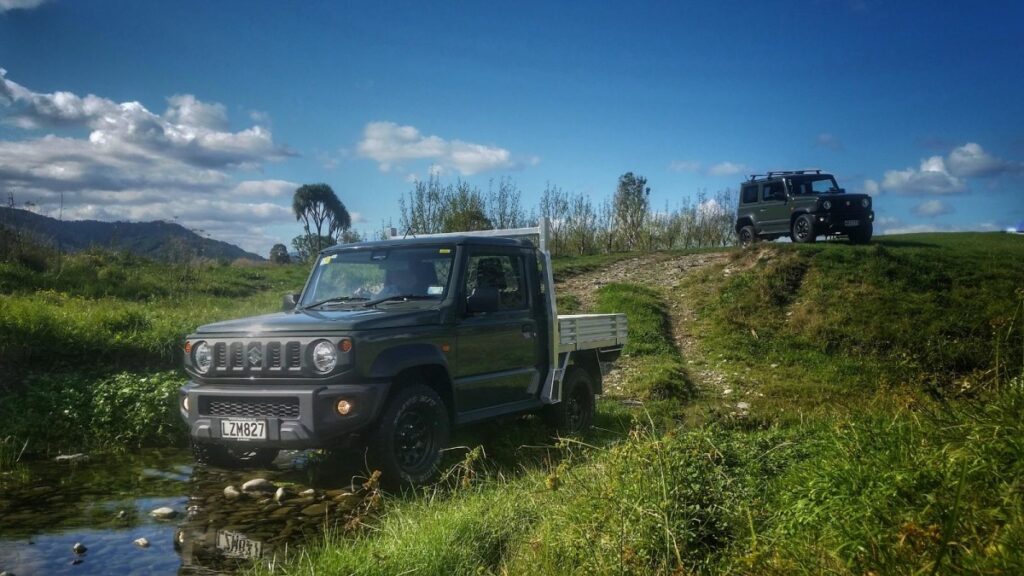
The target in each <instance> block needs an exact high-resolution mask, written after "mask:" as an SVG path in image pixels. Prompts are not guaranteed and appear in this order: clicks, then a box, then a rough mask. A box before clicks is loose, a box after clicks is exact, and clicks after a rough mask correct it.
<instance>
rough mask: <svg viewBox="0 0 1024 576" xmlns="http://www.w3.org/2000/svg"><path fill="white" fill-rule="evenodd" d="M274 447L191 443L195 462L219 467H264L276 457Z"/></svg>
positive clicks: (276, 451)
mask: <svg viewBox="0 0 1024 576" xmlns="http://www.w3.org/2000/svg"><path fill="white" fill-rule="evenodd" d="M277 453H278V450H277V449H276V448H250V447H245V446H238V447H236V446H225V445H222V444H200V443H197V442H193V443H192V455H193V456H194V457H195V459H196V462H198V463H200V464H209V465H210V466H219V467H220V468H266V467H267V466H270V464H271V463H272V462H273V461H274V459H275V458H277Z"/></svg>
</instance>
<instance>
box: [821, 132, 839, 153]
mask: <svg viewBox="0 0 1024 576" xmlns="http://www.w3.org/2000/svg"><path fill="white" fill-rule="evenodd" d="M814 142H815V144H817V145H818V146H820V147H822V148H828V149H829V150H836V151H839V150H842V149H843V141H842V140H840V139H839V138H838V137H837V136H836V135H834V134H829V133H828V132H822V133H821V134H818V137H817V138H815V139H814Z"/></svg>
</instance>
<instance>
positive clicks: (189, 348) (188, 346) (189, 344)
mask: <svg viewBox="0 0 1024 576" xmlns="http://www.w3.org/2000/svg"><path fill="white" fill-rule="evenodd" d="M191 353H192V342H190V341H188V340H185V354H191Z"/></svg>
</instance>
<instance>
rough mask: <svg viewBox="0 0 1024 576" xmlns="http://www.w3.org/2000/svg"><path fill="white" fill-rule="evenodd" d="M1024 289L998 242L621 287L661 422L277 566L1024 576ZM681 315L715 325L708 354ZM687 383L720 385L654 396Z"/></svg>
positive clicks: (803, 254) (448, 497)
mask: <svg viewBox="0 0 1024 576" xmlns="http://www.w3.org/2000/svg"><path fill="white" fill-rule="evenodd" d="M1022 287H1024V241H1022V239H1021V238H1017V237H1010V236H1003V235H994V234H985V235H982V234H958V235H943V236H923V235H918V236H907V237H902V238H889V239H880V240H879V241H878V242H876V243H875V244H874V245H871V246H866V247H854V246H849V245H845V244H830V245H818V246H810V247H800V246H770V247H765V248H762V249H759V250H756V251H752V252H745V253H739V252H737V254H736V257H735V258H734V260H733V261H732V262H730V263H729V264H728V265H726V266H724V269H723V267H722V266H716V267H712V268H709V269H706V270H705V271H703V272H700V273H697V274H695V275H693V276H692V277H690V278H689V279H688V280H686V281H685V282H684V283H683V285H681V286H679V287H678V288H677V289H675V290H672V291H667V292H666V293H665V294H661V295H657V294H654V293H652V292H651V291H650V290H649V289H645V288H641V287H639V286H629V285H615V286H608V287H604V288H602V289H601V292H600V294H599V298H598V302H599V308H601V309H606V308H605V307H606V306H608V307H613V308H614V309H626V308H628V309H629V312H630V313H631V324H632V325H631V328H632V329H633V343H632V345H631V353H633V354H644V353H646V354H648V357H649V358H650V362H645V363H642V364H641V365H648V366H649V367H650V370H649V371H640V372H639V373H638V374H636V375H631V376H630V378H631V381H629V382H627V383H626V389H627V390H632V391H633V392H634V393H635V394H636V395H637V396H640V397H644V396H646V397H648V402H647V405H648V406H656V407H657V409H656V410H643V409H633V411H632V414H629V413H627V410H628V409H627V408H623V407H622V406H621V405H620V404H619V403H617V402H615V400H614V399H611V400H604V401H602V402H601V403H600V404H599V422H598V424H599V426H602V427H604V428H605V429H606V430H603V431H601V430H599V431H598V433H597V434H596V435H595V436H594V437H591V438H588V439H587V444H582V443H579V442H573V441H563V442H561V443H560V444H559V446H558V448H557V450H547V451H546V452H545V457H543V458H532V459H524V461H523V462H521V464H520V465H519V466H518V467H511V466H507V465H503V464H502V463H501V459H500V458H499V459H498V463H494V462H492V460H493V459H488V458H483V459H481V458H479V455H480V451H479V450H477V451H473V452H470V457H467V459H466V461H465V462H463V463H461V464H460V465H458V466H456V467H454V468H453V476H455V477H456V478H460V479H465V480H464V481H463V482H447V483H442V484H441V485H440V486H438V487H434V488H432V489H428V490H426V491H425V492H423V493H420V494H415V495H405V496H396V497H392V498H390V499H386V500H385V502H384V508H383V512H382V514H381V515H380V516H379V517H378V518H376V519H374V520H370V523H371V526H372V529H368V530H363V531H356V532H355V533H353V534H339V535H338V536H337V537H335V538H329V539H328V541H327V542H326V543H325V544H323V545H322V546H320V547H316V548H313V549H310V550H308V551H307V552H304V553H302V554H301V556H300V557H298V558H293V559H292V561H291V562H290V563H286V564H285V565H284V566H278V568H277V569H278V571H279V572H281V573H339V574H393V573H417V574H502V573H509V574H523V573H539V574H592V573H598V574H600V573H637V572H640V573H679V572H733V573H737V572H738V573H757V574H762V573H776V574H792V573H822V572H829V573H856V574H909V573H950V572H970V573H978V572H981V573H1021V572H1022V571H1024V502H1022V493H1024V489H1022V482H1024V481H1022V480H1021V478H1024V475H1022V472H1024V419H1022V416H1024V329H1022V324H1024V292H1022ZM659 296H660V297H661V298H660V299H659ZM673 299H678V300H679V302H680V303H684V304H685V305H687V306H694V307H696V308H697V312H698V314H697V320H696V321H695V323H694V324H693V325H692V326H689V328H690V329H691V330H692V331H693V333H694V334H697V335H698V336H699V337H700V338H699V342H698V347H697V349H696V350H694V351H693V352H692V354H691V357H689V358H685V359H681V358H680V357H679V356H678V353H677V352H675V351H674V350H673V349H672V348H671V340H670V339H669V338H668V334H667V332H666V327H667V326H668V323H667V322H666V321H665V319H664V313H665V310H666V307H665V301H669V302H671V301H672V300H673ZM607 309H611V308H607ZM641 334H643V336H641ZM665 365H669V366H670V368H667V369H666V368H665ZM687 371H691V372H692V373H698V372H700V373H702V374H705V375H708V374H710V375H711V376H712V377H706V378H704V380H705V382H706V385H705V386H704V387H702V388H701V389H700V390H699V392H698V396H697V398H696V399H690V400H689V401H688V402H687V401H686V400H687V399H689V398H690V394H689V393H688V388H687V387H686V386H685V385H681V386H679V387H678V388H676V387H674V386H671V385H670V386H667V387H661V386H649V385H646V384H647V383H649V381H648V380H647V379H648V378H651V379H653V380H655V381H658V380H660V378H656V377H655V375H657V374H665V375H668V376H667V378H668V379H669V380H672V381H674V382H676V383H680V382H685V381H686V372H687ZM707 383H710V384H707ZM655 390H668V391H670V393H667V394H666V393H662V392H658V393H654V394H652V392H653V391H655ZM726 391H728V392H726ZM672 402H675V405H674V411H673V410H671V409H669V412H671V413H672V414H671V415H672V417H671V418H661V417H657V418H655V417H651V416H650V414H651V413H652V412H656V413H658V414H664V413H665V411H666V405H667V404H668V405H670V406H671V403H672ZM741 402H742V403H745V405H740V403H741ZM630 421H631V422H632V423H631V424H629V425H628V426H627V427H628V432H625V433H623V432H621V430H622V428H623V423H624V422H630ZM609 423H615V424H616V425H615V426H609ZM520 426H521V427H522V428H523V429H529V428H530V426H529V424H528V423H526V424H521V425H520ZM508 436H510V433H509V428H508V427H505V434H504V438H505V442H506V444H508V443H509V440H508V439H507V438H508ZM485 449H486V450H488V451H489V454H493V452H494V451H493V450H492V449H491V448H490V447H488V446H485ZM520 452H527V450H526V448H525V447H524V448H523V449H522V450H520ZM467 471H472V472H473V473H472V474H468V473H467Z"/></svg>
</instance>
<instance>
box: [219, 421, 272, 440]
mask: <svg viewBox="0 0 1024 576" xmlns="http://www.w3.org/2000/svg"><path fill="white" fill-rule="evenodd" d="M220 436H221V438H237V439H239V440H266V439H267V422H266V421H265V420H221V421H220Z"/></svg>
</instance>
